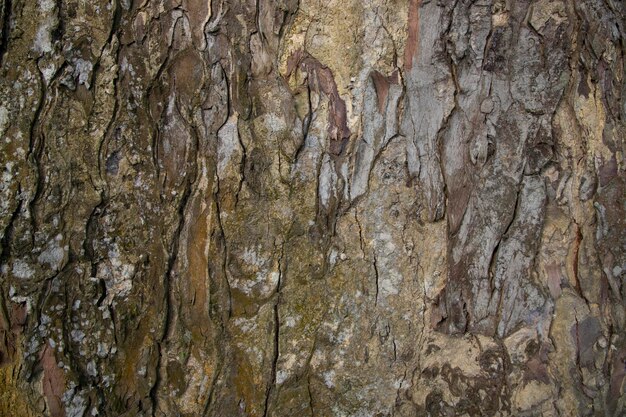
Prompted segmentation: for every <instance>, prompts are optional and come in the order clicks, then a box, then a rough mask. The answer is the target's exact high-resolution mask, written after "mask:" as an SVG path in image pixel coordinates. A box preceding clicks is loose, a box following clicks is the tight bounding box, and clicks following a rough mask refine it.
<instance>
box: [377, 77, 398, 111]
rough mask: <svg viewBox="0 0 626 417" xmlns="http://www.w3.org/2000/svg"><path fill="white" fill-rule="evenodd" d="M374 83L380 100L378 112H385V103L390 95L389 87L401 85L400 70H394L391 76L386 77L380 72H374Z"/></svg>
mask: <svg viewBox="0 0 626 417" xmlns="http://www.w3.org/2000/svg"><path fill="white" fill-rule="evenodd" d="M372 81H373V82H374V88H375V89H376V97H377V98H378V111H380V112H381V113H383V112H384V111H385V101H386V100H387V94H389V86H390V85H391V84H400V76H399V73H398V70H394V72H392V73H391V75H389V76H384V75H383V74H381V73H380V72H378V71H374V72H372Z"/></svg>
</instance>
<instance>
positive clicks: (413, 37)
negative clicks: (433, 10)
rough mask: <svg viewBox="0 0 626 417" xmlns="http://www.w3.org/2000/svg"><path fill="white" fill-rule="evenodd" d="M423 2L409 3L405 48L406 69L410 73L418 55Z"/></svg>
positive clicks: (412, 1) (413, 0)
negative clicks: (414, 59)
mask: <svg viewBox="0 0 626 417" xmlns="http://www.w3.org/2000/svg"><path fill="white" fill-rule="evenodd" d="M421 3H422V0H411V2H410V3H409V19H408V27H409V30H408V35H407V39H406V47H405V48H404V68H405V69H406V70H407V71H410V70H411V68H413V58H414V57H415V54H416V53H417V41H418V40H419V19H420V4H421Z"/></svg>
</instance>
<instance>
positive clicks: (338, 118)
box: [287, 50, 351, 155]
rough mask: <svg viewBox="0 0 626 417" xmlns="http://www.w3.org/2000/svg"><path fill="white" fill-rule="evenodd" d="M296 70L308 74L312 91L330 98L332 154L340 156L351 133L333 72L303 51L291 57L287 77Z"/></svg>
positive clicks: (344, 105)
mask: <svg viewBox="0 0 626 417" xmlns="http://www.w3.org/2000/svg"><path fill="white" fill-rule="evenodd" d="M296 68H299V69H300V71H303V72H305V73H307V81H308V84H309V88H310V89H311V90H314V91H318V92H320V91H321V92H323V93H324V94H325V95H326V96H327V97H328V100H329V101H330V111H329V113H330V114H329V115H328V118H329V120H328V134H329V136H330V140H331V141H330V152H331V153H332V154H333V155H340V154H341V153H342V152H343V150H344V149H345V145H346V144H347V143H348V139H349V138H350V134H351V132H350V129H349V128H348V118H347V114H346V102H345V101H344V100H343V99H342V98H341V97H340V96H339V91H338V90H337V83H335V78H334V76H333V73H332V71H331V70H330V68H328V67H327V66H326V65H323V64H322V63H321V62H319V61H318V60H317V59H316V58H314V57H312V56H311V55H310V54H309V53H308V52H306V51H303V50H298V51H296V52H294V53H293V55H291V57H289V59H288V61H287V77H290V76H291V74H292V73H293V71H294V70H295V69H296Z"/></svg>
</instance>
